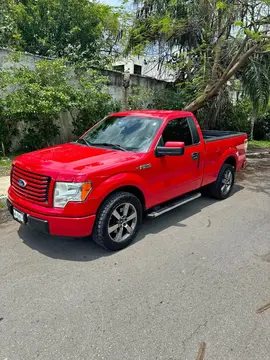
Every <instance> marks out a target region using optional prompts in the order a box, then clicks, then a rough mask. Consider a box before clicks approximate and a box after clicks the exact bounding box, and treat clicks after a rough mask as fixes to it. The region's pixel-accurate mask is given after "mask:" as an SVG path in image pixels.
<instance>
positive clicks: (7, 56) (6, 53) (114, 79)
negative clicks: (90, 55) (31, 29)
mask: <svg viewBox="0 0 270 360" xmlns="http://www.w3.org/2000/svg"><path fill="white" fill-rule="evenodd" d="M12 54H15V55H16V52H14V51H12V50H9V49H3V48H0V68H10V67H12V66H13V67H19V66H29V67H30V68H31V69H35V63H36V62H37V61H39V60H44V58H43V57H40V56H37V55H32V54H24V55H23V56H21V57H20V59H19V62H15V61H14V60H12V57H11V55H12ZM101 73H102V74H103V75H105V76H107V77H108V78H109V85H108V91H109V93H110V94H111V96H112V97H113V99H114V100H116V101H119V102H122V100H123V87H122V82H123V73H121V72H118V71H113V70H102V71H101ZM170 85H171V83H168V82H166V81H161V80H157V79H154V78H151V77H148V76H140V75H134V74H131V75H130V87H129V89H128V90H127V91H128V93H130V92H131V89H132V88H133V87H138V86H139V87H142V88H144V89H155V90H157V91H162V90H163V89H165V88H167V87H168V86H170ZM57 124H58V125H60V136H59V137H58V139H56V142H57V143H63V142H68V141H70V140H73V139H74V135H73V133H72V130H73V125H72V117H71V115H70V113H69V112H68V111H66V112H62V113H61V114H60V119H57ZM19 131H20V133H21V135H22V132H23V124H20V126H19ZM21 135H19V136H18V137H17V138H16V139H14V142H13V150H16V149H17V148H18V146H19V143H20V138H21Z"/></svg>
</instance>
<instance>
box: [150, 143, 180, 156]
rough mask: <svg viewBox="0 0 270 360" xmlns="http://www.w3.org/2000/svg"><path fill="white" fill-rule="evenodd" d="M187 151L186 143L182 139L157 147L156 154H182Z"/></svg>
mask: <svg viewBox="0 0 270 360" xmlns="http://www.w3.org/2000/svg"><path fill="white" fill-rule="evenodd" d="M184 152H185V143H184V142H180V141H168V142H166V143H165V146H158V147H157V148H156V156H157V157H161V156H181V155H184Z"/></svg>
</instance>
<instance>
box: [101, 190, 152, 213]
mask: <svg viewBox="0 0 270 360" xmlns="http://www.w3.org/2000/svg"><path fill="white" fill-rule="evenodd" d="M117 192H128V193H131V194H133V195H134V196H136V197H137V198H138V199H139V200H140V202H141V204H142V206H143V209H144V210H145V209H146V202H145V196H144V193H143V192H142V190H141V189H139V188H138V187H137V186H135V185H123V186H119V187H117V188H116V189H114V190H112V191H111V192H109V193H108V194H107V195H106V197H105V198H104V199H103V200H102V202H101V204H100V206H101V205H102V204H103V202H104V201H105V200H106V199H107V198H108V197H109V196H111V195H112V194H115V193H117Z"/></svg>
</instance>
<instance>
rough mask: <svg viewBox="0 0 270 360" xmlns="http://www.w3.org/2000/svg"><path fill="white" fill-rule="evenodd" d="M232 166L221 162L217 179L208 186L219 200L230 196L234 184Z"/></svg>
mask: <svg viewBox="0 0 270 360" xmlns="http://www.w3.org/2000/svg"><path fill="white" fill-rule="evenodd" d="M234 174H235V170H234V167H233V166H232V165H230V164H223V165H222V167H221V169H220V172H219V174H218V177H217V180H216V181H215V182H214V183H213V184H211V185H210V186H209V190H210V192H211V194H212V196H213V197H215V198H216V199H219V200H223V199H226V198H227V197H229V196H230V194H231V191H232V189H233V185H234V178H235V176H234Z"/></svg>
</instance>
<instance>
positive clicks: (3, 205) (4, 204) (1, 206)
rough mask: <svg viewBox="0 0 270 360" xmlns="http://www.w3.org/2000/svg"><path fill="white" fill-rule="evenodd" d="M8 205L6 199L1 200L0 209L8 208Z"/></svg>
mask: <svg viewBox="0 0 270 360" xmlns="http://www.w3.org/2000/svg"><path fill="white" fill-rule="evenodd" d="M6 207H7V204H6V202H5V201H2V200H0V210H1V209H6Z"/></svg>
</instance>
